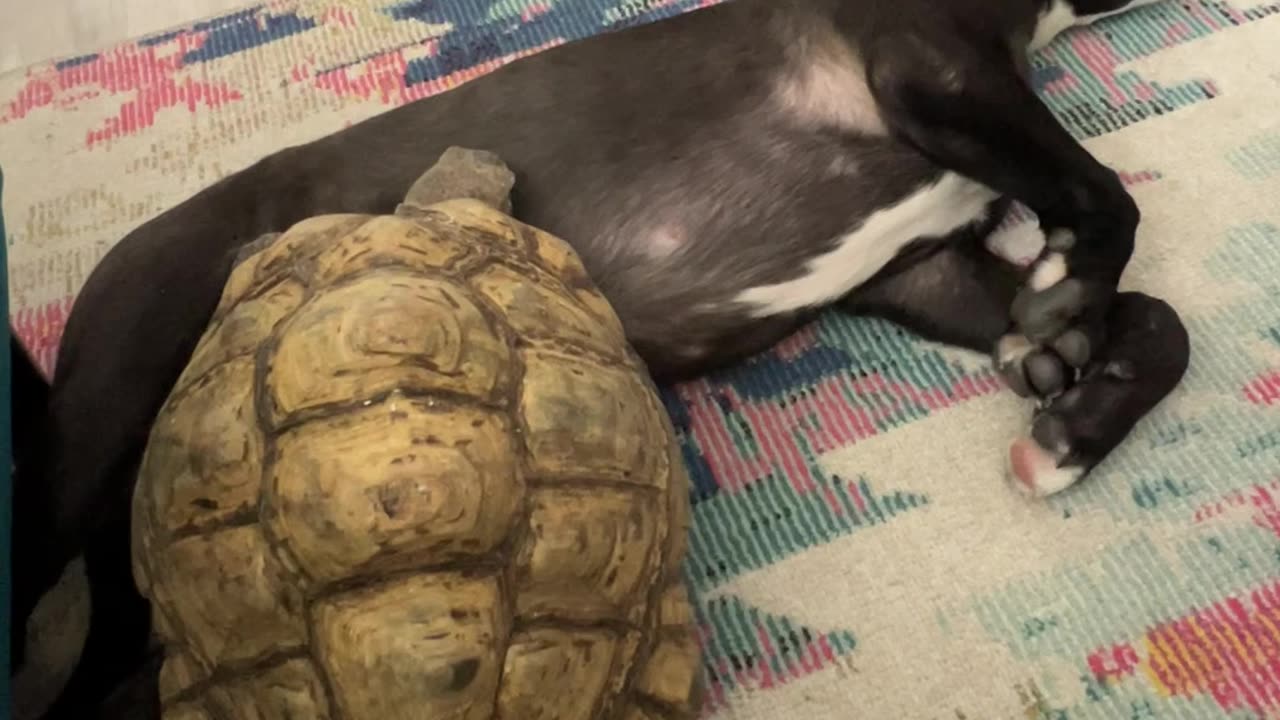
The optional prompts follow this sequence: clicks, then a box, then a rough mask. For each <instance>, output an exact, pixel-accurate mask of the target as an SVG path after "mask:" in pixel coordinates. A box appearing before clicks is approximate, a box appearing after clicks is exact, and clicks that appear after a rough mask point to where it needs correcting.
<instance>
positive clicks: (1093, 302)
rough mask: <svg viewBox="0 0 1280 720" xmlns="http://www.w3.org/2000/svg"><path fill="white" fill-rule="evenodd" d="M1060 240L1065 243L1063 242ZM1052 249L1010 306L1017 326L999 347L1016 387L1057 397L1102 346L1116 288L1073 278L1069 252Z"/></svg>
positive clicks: (999, 360)
mask: <svg viewBox="0 0 1280 720" xmlns="http://www.w3.org/2000/svg"><path fill="white" fill-rule="evenodd" d="M1058 245H1061V243H1058ZM1055 247H1056V245H1055V243H1053V242H1050V243H1049V247H1048V249H1046V250H1045V252H1044V253H1043V254H1042V255H1041V256H1040V258H1039V259H1038V260H1037V261H1036V262H1035V264H1034V265H1033V266H1032V268H1031V271H1030V273H1029V275H1028V279H1027V284H1026V287H1024V288H1023V290H1022V291H1021V292H1020V293H1018V296H1017V297H1016V298H1015V299H1014V301H1013V306H1012V307H1011V308H1010V316H1011V319H1012V321H1013V330H1012V331H1011V332H1010V334H1009V335H1006V336H1005V337H1004V338H1002V339H1001V340H1000V342H999V343H998V344H997V346H996V352H995V355H996V367H997V369H998V370H999V371H1000V374H1001V376H1002V377H1003V378H1004V380H1005V382H1006V383H1007V384H1008V385H1009V387H1010V388H1012V389H1013V391H1014V392H1016V393H1017V394H1019V395H1021V396H1023V397H1039V398H1042V399H1052V398H1054V397H1057V396H1058V395H1060V394H1061V393H1063V392H1064V391H1066V390H1067V389H1069V388H1070V387H1071V386H1072V385H1073V383H1074V382H1075V380H1076V378H1077V377H1078V375H1079V373H1080V371H1081V370H1082V369H1083V368H1085V367H1086V366H1087V365H1089V363H1090V361H1091V360H1092V359H1093V356H1094V354H1095V353H1096V352H1097V350H1098V348H1100V347H1102V341H1103V336H1104V334H1105V329H1104V327H1103V323H1102V321H1101V317H1102V315H1103V313H1104V312H1105V309H1106V307H1107V304H1108V303H1109V302H1110V300H1111V298H1112V296H1113V295H1114V292H1113V291H1111V290H1108V289H1106V288H1105V287H1102V286H1100V285H1098V284H1096V283H1090V282H1087V281H1085V280H1083V279H1081V278H1076V277H1070V276H1069V268H1068V266H1067V259H1066V255H1065V254H1064V253H1063V252H1060V251H1058V250H1055V249H1054V248H1055Z"/></svg>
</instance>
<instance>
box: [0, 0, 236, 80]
mask: <svg viewBox="0 0 1280 720" xmlns="http://www.w3.org/2000/svg"><path fill="white" fill-rule="evenodd" d="M253 4H254V2H253V0H0V5H3V6H4V9H3V10H2V11H0V15H3V17H4V19H3V20H2V21H0V73H4V72H8V71H10V70H14V69H16V68H21V67H25V66H27V65H30V64H32V63H36V62H40V61H41V60H48V59H50V58H58V57H67V56H73V55H83V54H86V53H91V52H94V51H96V50H100V49H102V48H103V47H106V46H108V45H112V44H114V43H118V42H120V41H122V40H128V39H129V38H132V37H137V36H139V35H145V34H147V33H152V32H158V31H160V30H166V29H168V28H171V27H173V26H175V25H182V24H184V23H188V22H191V21H193V20H200V19H203V18H206V17H209V16H212V15H217V14H220V13H222V12H225V11H227V10H234V9H236V8H240V7H247V6H249V5H253Z"/></svg>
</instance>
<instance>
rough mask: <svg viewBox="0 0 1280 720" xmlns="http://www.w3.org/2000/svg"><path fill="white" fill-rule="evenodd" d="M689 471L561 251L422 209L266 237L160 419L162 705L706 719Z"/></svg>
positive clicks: (149, 529)
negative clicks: (694, 604)
mask: <svg viewBox="0 0 1280 720" xmlns="http://www.w3.org/2000/svg"><path fill="white" fill-rule="evenodd" d="M687 493H688V478H687V476H686V474H685V469H684V466H683V464H682V462H681V460H680V456H679V454H678V451H677V449H676V443H675V440H674V436H673V431H672V428H671V425H670V422H669V420H668V419H667V417H666V415H665V413H664V412H663V409H662V406H661V404H660V402H659V400H658V398H657V395H656V393H655V390H654V388H653V386H652V384H651V382H650V381H649V379H648V376H647V375H646V373H645V370H644V367H643V365H642V363H641V362H640V361H639V360H638V359H637V357H636V356H635V354H634V353H633V352H632V351H631V349H630V348H629V346H628V345H627V342H626V340H625V337H624V334H623V330H622V327H621V324H620V323H619V321H618V318H617V317H616V315H615V314H614V313H613V311H612V310H611V308H610V306H609V304H608V302H607V301H606V300H605V298H604V297H603V296H602V295H601V294H600V293H599V292H598V291H597V290H596V289H595V287H594V286H593V285H592V283H591V282H590V280H589V279H588V277H587V273H586V271H585V270H584V268H583V267H582V265H581V263H580V261H579V260H578V258H577V256H576V255H575V253H574V252H573V250H572V249H571V248H570V247H569V246H568V245H567V244H566V243H564V242H563V241H561V240H560V239H558V238H555V237H553V236H551V235H549V234H547V233H545V232H542V231H540V230H538V229H536V228H533V227H529V226H527V225H524V224H522V223H520V222H518V221H516V220H514V219H512V218H510V217H509V216H507V215H506V214H504V213H503V212H501V211H500V210H498V209H497V208H496V207H494V206H493V205H490V204H486V203H484V202H481V201H479V200H475V199H467V198H456V199H452V200H446V201H442V202H434V203H432V204H430V205H429V206H423V205H421V204H414V202H412V197H411V198H410V200H409V201H407V202H406V204H404V205H401V207H400V208H399V209H398V210H397V212H396V214H394V215H389V216H367V215H329V216H322V217H316V218H312V219H309V220H306V221H303V222H301V223H299V224H297V225H296V226H294V227H292V228H291V229H289V230H288V231H287V232H285V233H283V234H280V235H278V236H272V237H268V238H264V239H263V240H262V241H260V242H259V243H256V244H255V246H253V247H252V248H251V252H250V253H248V254H246V256H244V257H242V259H241V260H240V262H239V263H238V265H237V266H236V267H235V269H234V271H233V272H232V274H231V276H230V278H229V280H228V282H227V284H226V287H225V290H224V292H223V295H222V298H221V301H220V303H219V305H218V309H217V311H216V312H215V315H214V317H213V319H212V321H211V323H210V325H209V327H208V329H207V331H206V332H205V334H204V336H203V338H202V339H201V341H200V343H199V345H198V347H197V349H196V351H195V353H194V355H193V356H192V358H191V360H190V362H189V364H188V366H187V368H186V370H185V372H184V373H183V375H182V376H181V378H180V380H179V381H178V382H177V384H176V385H175V387H174V389H173V391H172V393H171V395H170V397H169V398H168V401H167V402H166V404H165V405H164V407H163V409H162V411H161V412H160V414H159V416H158V418H157V421H156V423H155V425H154V427H153V430H152V433H151V437H150V441H149V443H148V447H147V451H146V454H145V457H144V460H143V465H142V469H141V471H140V475H139V483H138V486H137V490H136V492H135V495H134V510H133V515H134V532H133V535H134V538H133V540H134V548H133V557H134V574H135V577H136V580H137V582H138V584H139V587H140V588H141V589H142V591H143V593H144V594H145V595H146V596H147V597H148V598H149V599H150V600H151V601H152V605H153V608H154V614H155V621H156V623H155V624H156V628H157V631H158V633H159V635H160V636H161V639H162V640H163V642H164V644H165V651H166V657H165V662H164V666H163V670H162V672H161V688H160V690H161V699H162V702H163V705H164V708H165V710H164V717H165V718H166V720H205V719H208V720H214V719H215V718H216V719H219V720H221V719H229V718H234V719H235V720H251V719H253V720H258V719H262V720H266V719H272V720H276V719H278V720H284V719H285V718H293V719H297V718H317V719H332V720H399V719H404V720H489V719H491V718H492V719H495V720H496V719H498V718H501V719H503V720H552V719H553V718H554V719H555V720H597V719H601V720H603V719H606V718H607V719H610V720H612V719H617V720H659V719H662V720H668V719H672V718H685V717H689V716H691V715H692V714H695V713H696V709H697V707H696V706H697V693H696V689H695V688H696V687H697V676H698V674H699V672H698V662H699V661H698V647H697V643H696V640H695V637H694V634H693V631H692V618H691V610H690V606H689V601H688V595H687V590H686V586H685V584H684V582H683V580H682V574H681V562H682V559H683V554H684V549H685V535H686V531H687V522H688V520H687V518H688V505H687V503H688V497H687Z"/></svg>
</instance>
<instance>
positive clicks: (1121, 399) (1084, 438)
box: [1008, 293, 1190, 497]
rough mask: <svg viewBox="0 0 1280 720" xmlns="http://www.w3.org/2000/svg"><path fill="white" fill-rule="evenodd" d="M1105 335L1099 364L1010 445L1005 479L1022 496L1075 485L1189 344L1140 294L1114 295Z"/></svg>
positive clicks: (1177, 324) (1178, 373) (1164, 383)
mask: <svg viewBox="0 0 1280 720" xmlns="http://www.w3.org/2000/svg"><path fill="white" fill-rule="evenodd" d="M1105 331H1106V333H1107V336H1108V338H1109V339H1108V343H1107V345H1106V347H1105V348H1104V349H1103V350H1102V352H1101V357H1098V358H1096V359H1094V360H1093V361H1091V362H1090V363H1089V365H1088V366H1087V368H1086V369H1085V370H1084V372H1083V373H1081V375H1080V377H1079V379H1078V380H1077V381H1076V382H1075V384H1074V385H1073V386H1072V387H1071V388H1070V389H1067V390H1066V391H1065V392H1061V393H1060V394H1058V395H1056V396H1055V397H1053V398H1052V399H1051V400H1048V401H1047V402H1046V403H1045V404H1044V405H1043V406H1042V407H1041V408H1040V409H1039V410H1038V411H1037V412H1036V414H1035V417H1034V418H1033V420H1032V424H1031V431H1030V433H1029V434H1028V435H1027V436H1025V437H1020V438H1018V439H1016V440H1015V441H1014V442H1013V444H1012V445H1010V447H1009V455H1008V462H1009V474H1010V477H1011V480H1013V482H1014V486H1015V487H1017V488H1018V489H1019V490H1021V491H1022V492H1024V493H1027V494H1029V495H1033V496H1037V497H1043V496H1047V495H1053V494H1056V493H1059V492H1062V491H1063V490H1066V489H1067V488H1069V487H1071V486H1072V485H1075V484H1076V483H1077V482H1079V481H1080V480H1081V479H1082V478H1084V477H1085V476H1086V475H1087V474H1088V473H1089V471H1091V470H1092V469H1093V468H1094V467H1095V466H1096V465H1097V464H1098V463H1099V462H1101V461H1102V460H1103V458H1105V457H1106V456H1107V455H1108V454H1109V453H1110V452H1111V451H1112V450H1113V449H1114V448H1115V447H1116V446H1117V445H1119V444H1120V442H1121V441H1123V440H1124V438H1125V437H1127V436H1128V435H1129V433H1130V431H1132V430H1133V428H1134V426H1135V425H1137V423H1138V421H1139V420H1141V419H1142V418H1143V417H1144V416H1145V415H1146V414H1147V413H1148V412H1150V411H1151V410H1152V408H1154V407H1155V406H1156V405H1157V404H1158V403H1159V402H1160V401H1161V400H1163V399H1164V397H1165V396H1167V395H1168V394H1169V393H1170V392H1171V391H1172V390H1173V388H1174V387H1175V386H1176V385H1177V384H1178V382H1179V381H1180V380H1181V379H1182V376H1183V375H1184V374H1185V373H1186V369H1187V365H1188V362H1189V358H1190V342H1189V339H1188V336H1187V332H1186V329H1185V328H1184V327H1183V325H1182V322H1181V320H1179V318H1178V316H1177V313H1175V312H1174V310H1173V309H1172V308H1171V307H1169V305H1167V304H1166V303H1164V302H1162V301H1160V300H1156V299H1155V298H1152V297H1149V296H1147V295H1142V294H1140V293H1121V294H1118V295H1117V296H1116V299H1115V302H1114V303H1113V304H1112V307H1111V309H1110V310H1109V311H1108V314H1107V318H1106V327H1105ZM1026 365H1027V362H1026V361H1024V363H1023V367H1026ZM1028 374H1029V373H1028Z"/></svg>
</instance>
